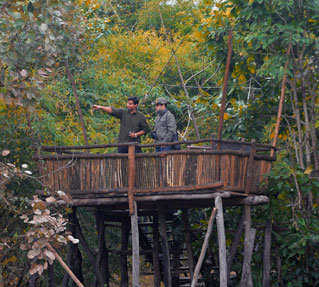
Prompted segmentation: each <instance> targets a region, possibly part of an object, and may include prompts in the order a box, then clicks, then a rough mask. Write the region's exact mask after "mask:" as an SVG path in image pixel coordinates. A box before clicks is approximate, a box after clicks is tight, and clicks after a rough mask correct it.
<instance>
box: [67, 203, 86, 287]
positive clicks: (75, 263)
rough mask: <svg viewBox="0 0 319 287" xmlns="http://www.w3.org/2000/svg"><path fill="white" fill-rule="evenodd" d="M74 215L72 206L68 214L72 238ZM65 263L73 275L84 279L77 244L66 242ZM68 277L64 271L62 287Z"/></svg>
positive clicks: (74, 235)
mask: <svg viewBox="0 0 319 287" xmlns="http://www.w3.org/2000/svg"><path fill="white" fill-rule="evenodd" d="M75 216H76V208H73V211H72V213H71V214H70V216H69V225H68V229H69V231H70V232H71V234H72V236H73V237H74V238H76V234H75V221H74V217H75ZM66 264H67V265H68V267H69V268H70V269H71V270H72V271H73V273H74V274H75V276H76V277H77V278H78V279H79V280H80V281H81V282H83V281H84V280H83V272H82V254H81V251H80V250H79V247H78V244H73V243H72V242H69V243H68V255H67V259H66ZM69 279H70V276H69V274H68V273H67V272H65V274H64V277H63V281H62V287H68V286H69Z"/></svg>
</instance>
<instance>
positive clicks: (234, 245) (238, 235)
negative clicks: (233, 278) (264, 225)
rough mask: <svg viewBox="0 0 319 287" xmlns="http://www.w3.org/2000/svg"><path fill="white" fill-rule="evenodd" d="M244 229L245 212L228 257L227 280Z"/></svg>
mask: <svg viewBox="0 0 319 287" xmlns="http://www.w3.org/2000/svg"><path fill="white" fill-rule="evenodd" d="M243 230H244V214H243V215H242V217H241V218H240V222H239V224H238V228H237V231H236V234H235V236H234V239H233V243H232V245H231V247H230V251H229V256H228V259H227V282H228V281H229V275H230V272H231V269H232V265H233V260H234V257H235V255H236V250H237V247H238V245H239V242H240V237H241V234H242V233H243Z"/></svg>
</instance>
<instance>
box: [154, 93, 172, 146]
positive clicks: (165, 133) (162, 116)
mask: <svg viewBox="0 0 319 287" xmlns="http://www.w3.org/2000/svg"><path fill="white" fill-rule="evenodd" d="M168 103H169V102H168V101H167V100H166V99H164V98H158V99H157V100H156V102H155V109H156V113H157V117H156V119H155V142H156V143H158V142H172V141H173V137H174V135H175V134H176V121H175V117H174V116H173V114H172V113H171V112H170V111H169V110H167V104H168ZM168 150H172V146H158V147H156V151H157V152H159V151H168Z"/></svg>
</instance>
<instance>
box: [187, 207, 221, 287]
mask: <svg viewBox="0 0 319 287" xmlns="http://www.w3.org/2000/svg"><path fill="white" fill-rule="evenodd" d="M216 212H217V209H216V208H214V209H213V211H212V213H211V215H210V218H209V221H208V226H207V231H206V235H205V239H204V243H203V246H202V250H201V252H200V255H199V258H198V261H197V264H196V267H195V271H194V276H193V280H192V284H191V287H195V286H196V284H197V281H198V276H199V272H200V269H201V267H202V264H203V261H204V258H205V254H206V250H207V248H208V243H209V237H210V235H211V233H212V230H213V222H214V218H215V215H216Z"/></svg>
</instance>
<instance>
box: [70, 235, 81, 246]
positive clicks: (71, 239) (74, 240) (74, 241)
mask: <svg viewBox="0 0 319 287" xmlns="http://www.w3.org/2000/svg"><path fill="white" fill-rule="evenodd" d="M68 239H69V240H70V241H71V242H72V243H73V244H77V243H79V242H80V240H79V239H76V238H74V237H73V236H72V235H69V236H68Z"/></svg>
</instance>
